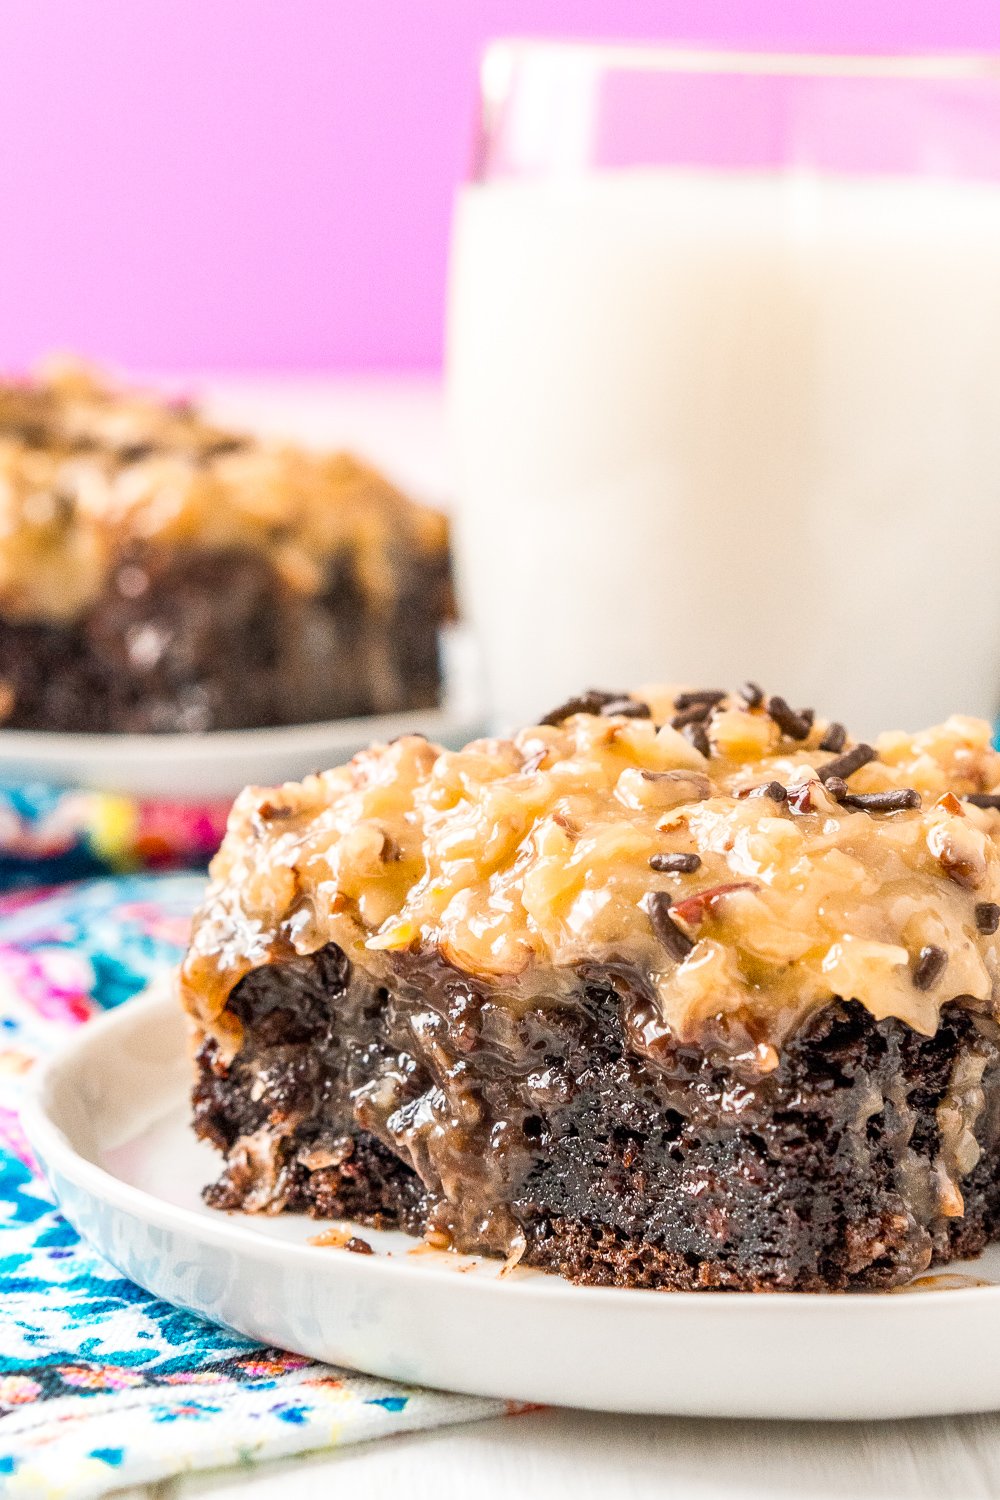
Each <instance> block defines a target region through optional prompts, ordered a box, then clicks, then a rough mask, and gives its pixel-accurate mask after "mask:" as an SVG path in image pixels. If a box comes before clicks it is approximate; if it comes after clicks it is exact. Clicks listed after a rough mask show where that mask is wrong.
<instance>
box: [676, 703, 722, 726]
mask: <svg viewBox="0 0 1000 1500" xmlns="http://www.w3.org/2000/svg"><path fill="white" fill-rule="evenodd" d="M714 707H715V705H714V704H712V703H689V704H688V706H687V708H682V709H681V710H680V712H679V713H676V714H674V716H673V718H672V719H671V720H670V727H671V729H683V728H684V725H685V724H702V723H704V721H705V720H706V719H707V718H708V716H709V714H710V713H711V712H712V709H713V708H714Z"/></svg>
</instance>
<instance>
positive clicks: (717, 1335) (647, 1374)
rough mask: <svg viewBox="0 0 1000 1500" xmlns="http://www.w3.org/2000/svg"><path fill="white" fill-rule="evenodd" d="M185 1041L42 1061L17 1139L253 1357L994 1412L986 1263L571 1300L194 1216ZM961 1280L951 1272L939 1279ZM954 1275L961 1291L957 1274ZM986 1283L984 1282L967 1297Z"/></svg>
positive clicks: (164, 1000)
mask: <svg viewBox="0 0 1000 1500" xmlns="http://www.w3.org/2000/svg"><path fill="white" fill-rule="evenodd" d="M186 1042H187V1038H186V1025H185V1022H184V1019H183V1018H182V1016H181V1014H180V1012H179V1010H178V1008H177V1006H176V1004H175V1002H174V1001H173V999H172V998H171V997H170V996H169V995H164V994H162V993H160V994H159V995H156V994H153V995H150V996H148V997H146V998H144V999H142V1000H138V1001H135V1002H132V1003H131V1004H129V1005H127V1006H125V1007H124V1008H123V1009H122V1010H119V1011H116V1012H113V1013H112V1014H110V1015H109V1016H107V1017H104V1018H102V1019H101V1020H99V1021H97V1022H94V1023H92V1024H91V1025H89V1026H87V1027H86V1028H84V1030H83V1031H81V1032H80V1033H79V1034H78V1036H77V1037H76V1038H75V1039H74V1041H73V1042H72V1044H71V1046H70V1047H69V1048H68V1049H67V1050H65V1051H64V1052H63V1053H62V1054H61V1055H60V1056H59V1057H58V1058H57V1059H56V1060H55V1061H53V1062H51V1063H50V1064H48V1066H47V1067H46V1068H45V1069H44V1071H43V1073H42V1075H41V1076H40V1079H39V1083H38V1088H37V1091H36V1094H35V1096H34V1098H33V1099H32V1100H31V1102H30V1103H29V1106H28V1111H27V1114H26V1117H25V1126H26V1129H27V1132H28V1136H29V1139H30V1140H31V1142H32V1144H33V1146H34V1148H35V1150H36V1152H37V1153H38V1155H39V1157H40V1158H41V1160H42V1161H43V1162H44V1163H45V1166H46V1169H47V1172H48V1175H49V1179H50V1181H51V1183H52V1186H53V1188H54V1190H55V1193H56V1195H57V1197H58V1199H59V1202H60V1203H61V1205H62V1207H63V1210H64V1212H65V1213H66V1216H67V1218H69V1219H70V1221H71V1222H72V1223H73V1224H74V1225H75V1226H76V1227H77V1228H78V1229H79V1230H80V1231H81V1232H82V1233H83V1234H85V1235H86V1236H87V1237H88V1238H89V1239H90V1240H91V1241H92V1242H93V1243H94V1244H95V1245H96V1246H97V1247H98V1248H99V1249H100V1250H102V1251H103V1252H104V1254H105V1255H106V1256H107V1257H108V1259H109V1260H111V1261H112V1262H113V1263H114V1264H115V1265H116V1266H117V1267H118V1268H119V1269H120V1270H121V1271H123V1272H124V1273H125V1274H126V1275H127V1276H129V1277H131V1278H132V1279H133V1280H134V1281H137V1282H139V1283H140V1285H142V1286H144V1287H146V1288H147V1289H148V1290H149V1291H151V1292H155V1293H156V1294H158V1295H159V1296H161V1297H165V1298H167V1299H168V1300H169V1301H171V1302H173V1303H176V1304H177V1305H178V1306H180V1307H184V1308H188V1309H191V1310H193V1311H195V1312H199V1313H203V1314H205V1315H206V1316H207V1317H209V1318H213V1319H215V1320H216V1321H217V1322H220V1323H223V1324H226V1325H228V1326H229V1327H232V1328H235V1329H237V1330H239V1331H240V1332H241V1333H245V1334H249V1335H250V1336H252V1337H253V1338H256V1339H260V1340H261V1341H263V1342H264V1343H268V1344H278V1345H282V1346H283V1347H285V1348H287V1349H292V1350H295V1351H297V1352H300V1353H302V1354H307V1355H311V1356H314V1357H315V1358H317V1359H323V1360H329V1361H331V1362H332V1363H334V1364H340V1365H347V1366H350V1367H352V1368H354V1369H358V1370H365V1371H368V1372H369V1373H371V1374H375V1375H382V1376H387V1377H390V1378H395V1379H398V1380H404V1381H411V1382H416V1383H419V1384H422V1385H431V1386H439V1387H442V1388H444V1389H451V1390H457V1391H466V1392H469V1393H472V1394H476V1395H486V1396H502V1397H514V1398H520V1399H522V1400H529V1401H541V1402H550V1403H554V1404H557V1405H568V1406H581V1407H591V1408H596V1409H604V1410H609V1411H628V1412H662V1413H680V1414H685V1415H705V1416H733V1417H735V1416H740V1417H804V1418H817V1417H818V1418H863V1417H902V1416H919V1415H930V1414H935V1413H949V1412H968V1411H986V1410H995V1409H998V1408H1000V1359H998V1358H997V1352H996V1351H997V1348H998V1345H1000V1250H996V1249H994V1250H992V1251H990V1252H988V1253H987V1254H986V1255H984V1256H983V1257H981V1259H980V1260H978V1261H976V1262H974V1263H967V1264H966V1265H964V1266H961V1267H957V1268H951V1273H950V1274H942V1276H941V1277H940V1278H936V1279H933V1280H932V1283H931V1285H932V1289H930V1290H921V1291H920V1292H919V1293H916V1292H914V1293H911V1292H910V1291H909V1290H908V1291H907V1292H906V1294H904V1295H900V1294H893V1295H886V1294H881V1295H877V1294H875V1295H858V1296H841V1297H837V1296H808V1295H799V1296H796V1295H791V1294H776V1295H770V1296H759V1295H758V1296H754V1295H752V1294H743V1293H740V1294H736V1293H717V1292H693V1293H692V1292H644V1291H617V1290H612V1289H608V1290H605V1289H603V1288H592V1287H573V1286H570V1285H569V1284H568V1283H567V1282H565V1281H562V1280H560V1279H559V1278H558V1277H554V1276H546V1275H542V1274H540V1273H538V1272H531V1271H517V1270H515V1271H514V1272H513V1273H512V1274H511V1275H510V1276H507V1277H502V1276H500V1275H499V1274H498V1273H499V1270H500V1267H499V1264H498V1263H497V1262H496V1261H490V1260H485V1259H481V1258H477V1257H473V1256H458V1255H449V1254H447V1253H443V1252H434V1251H426V1252H425V1251H424V1250H423V1248H422V1247H420V1246H418V1245H417V1243H416V1242H414V1241H413V1240H412V1239H408V1238H406V1237H405V1236H404V1235H400V1234H376V1233H373V1232H372V1231H371V1230H368V1229H358V1230H357V1233H358V1234H359V1235H361V1236H362V1237H363V1238H364V1239H366V1240H368V1241H369V1242H370V1243H371V1244H373V1245H374V1246H375V1248H376V1251H377V1253H376V1254H375V1255H371V1256H366V1255H358V1254H354V1253H351V1252H349V1251H346V1250H343V1249H340V1248H330V1247H324V1248H319V1247H316V1246H313V1245H310V1244H309V1240H310V1238H311V1237H312V1236H315V1235H316V1234H317V1232H318V1231H319V1230H320V1229H321V1228H322V1226H320V1225H318V1224H317V1223H316V1221H315V1220H307V1219H304V1218H300V1217H297V1216H293V1215H280V1216H278V1217H275V1218H265V1217H259V1216H258V1217H254V1216H247V1215H242V1214H231V1215H228V1214H221V1213H215V1212H212V1211H211V1210H209V1209H206V1208H205V1207H204V1206H203V1205H202V1203H201V1201H200V1198H199V1189H200V1188H201V1186H202V1185H203V1184H204V1183H206V1182H208V1181H210V1180H212V1179H213V1177H214V1176H215V1174H216V1172H217V1170H218V1158H217V1156H216V1155H215V1153H214V1152H213V1151H212V1150H210V1149H209V1148H208V1147H207V1146H205V1145H203V1144H199V1143H197V1142H196V1141H195V1140H194V1138H193V1136H192V1135H191V1132H190V1129H189V1127H188V1123H187V1118H188V1110H187V1101H186V1094H187V1089H188V1086H189V1083H190V1063H189V1061H188V1056H187V1046H186ZM956 1271H957V1272H958V1273H959V1274H958V1275H957V1276H956V1274H955V1272H956ZM963 1273H964V1275H963ZM973 1277H975V1278H981V1279H982V1280H983V1281H985V1282H987V1283H989V1284H986V1285H973V1284H969V1281H970V1278H973Z"/></svg>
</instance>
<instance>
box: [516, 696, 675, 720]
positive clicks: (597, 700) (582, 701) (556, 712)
mask: <svg viewBox="0 0 1000 1500" xmlns="http://www.w3.org/2000/svg"><path fill="white" fill-rule="evenodd" d="M574 714H600V715H601V716H602V717H604V718H607V717H608V716H609V715H611V714H621V715H623V716H624V717H625V718H626V719H649V718H651V717H652V715H651V713H650V711H649V704H648V703H642V702H641V701H640V700H639V699H638V698H633V697H632V695H631V693H604V692H601V691H600V689H599V688H589V689H588V690H587V692H585V693H579V694H578V695H577V696H576V697H575V698H567V700H566V702H565V703H560V705H559V707H558V708H554V709H552V711H551V712H550V713H547V714H546V715H545V717H544V718H543V719H539V721H538V722H539V724H552V725H556V726H557V725H559V724H561V723H562V722H563V720H564V719H569V718H572V716H573V715H574Z"/></svg>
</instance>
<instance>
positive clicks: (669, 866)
mask: <svg viewBox="0 0 1000 1500" xmlns="http://www.w3.org/2000/svg"><path fill="white" fill-rule="evenodd" d="M649 868H650V869H651V870H658V871H659V873H660V874H661V875H693V874H694V872H695V870H700V869H701V855H700V854H653V855H651V856H650V860H649Z"/></svg>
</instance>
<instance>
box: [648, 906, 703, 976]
mask: <svg viewBox="0 0 1000 1500" xmlns="http://www.w3.org/2000/svg"><path fill="white" fill-rule="evenodd" d="M645 905H646V911H647V912H648V914H649V922H650V926H651V927H652V929H653V931H654V933H655V934H656V936H657V937H658V938H659V940H660V942H661V943H662V944H663V946H664V948H665V949H666V950H667V952H668V953H669V955H670V957H671V958H673V959H676V960H677V962H678V963H681V962H682V961H683V960H684V959H685V958H687V956H688V954H689V953H690V952H691V949H692V948H693V947H694V943H693V942H692V941H691V939H690V938H689V937H688V935H687V933H686V932H682V931H681V929H680V928H679V927H678V926H677V923H676V922H675V921H674V919H673V917H672V916H671V915H670V897H669V896H668V895H667V893H666V891H654V892H653V893H652V895H651V896H648V897H647V898H646V903H645Z"/></svg>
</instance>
